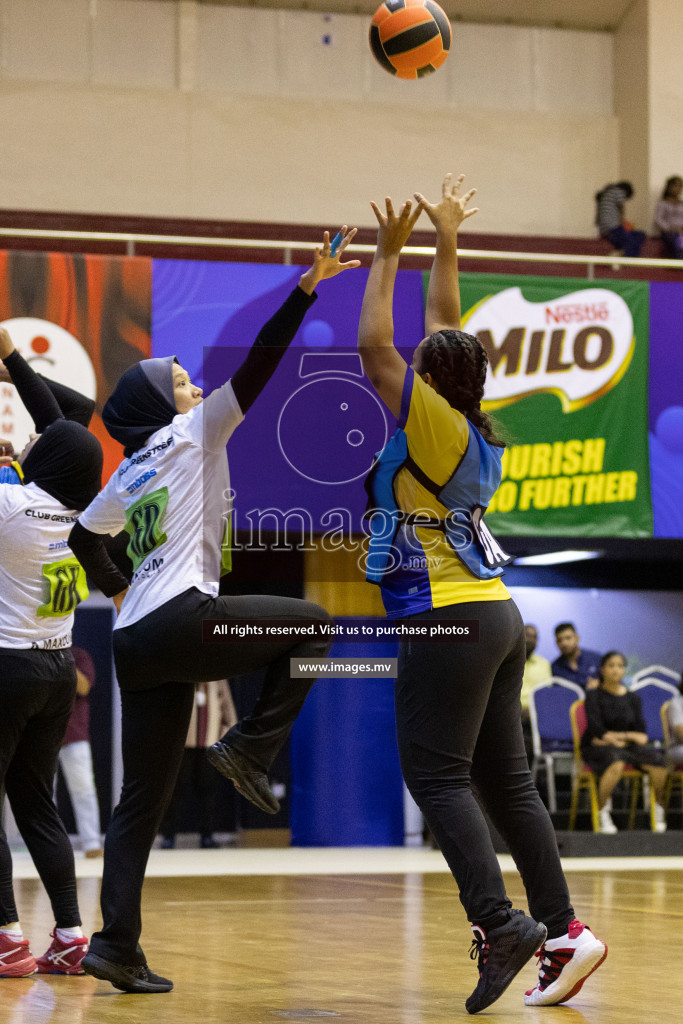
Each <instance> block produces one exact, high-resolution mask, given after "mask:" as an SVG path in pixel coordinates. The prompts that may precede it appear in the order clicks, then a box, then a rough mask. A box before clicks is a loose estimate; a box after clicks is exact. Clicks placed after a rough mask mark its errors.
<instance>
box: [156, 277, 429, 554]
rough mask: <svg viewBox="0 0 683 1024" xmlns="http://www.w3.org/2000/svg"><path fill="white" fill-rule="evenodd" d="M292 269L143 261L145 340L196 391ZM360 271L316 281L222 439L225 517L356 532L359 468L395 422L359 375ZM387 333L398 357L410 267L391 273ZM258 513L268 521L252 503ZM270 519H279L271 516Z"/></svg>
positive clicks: (414, 289)
mask: <svg viewBox="0 0 683 1024" xmlns="http://www.w3.org/2000/svg"><path fill="white" fill-rule="evenodd" d="M302 269H305V268H300V267H281V266H259V265H257V264H238V263H237V264H236V263H231V264H230V263H228V264H225V263H197V262H193V261H175V260H174V261H171V260H155V261H154V269H153V296H154V300H153V323H152V345H153V354H154V355H156V356H162V355H170V354H173V355H176V356H177V357H178V359H179V360H180V362H181V363H182V365H183V366H184V367H185V369H187V370H188V372H189V373H190V375H191V377H192V378H193V380H195V381H196V382H197V383H199V384H201V385H202V386H203V387H204V388H205V389H206V390H208V391H211V390H213V388H215V387H217V386H219V385H220V384H222V383H223V382H224V381H225V380H226V379H227V378H228V377H229V376H230V375H231V373H233V372H234V371H235V369H236V368H237V367H238V366H239V365H240V363H241V362H242V360H243V359H244V357H245V356H246V353H247V351H248V348H249V347H250V346H251V344H252V342H253V341H254V339H255V338H256V336H257V334H258V332H259V330H260V329H261V327H262V326H263V324H264V323H265V322H266V321H267V320H268V319H269V317H270V316H271V315H272V314H273V313H274V312H275V311H276V310H277V309H278V307H279V306H280V305H281V304H282V302H283V301H284V300H285V298H286V297H287V296H288V295H289V293H290V292H291V291H292V289H293V288H294V287H296V284H297V282H298V280H299V277H300V275H301V272H302ZM366 280H367V271H363V270H355V271H348V272H347V273H345V274H343V275H341V276H340V277H338V278H335V279H333V280H331V281H325V282H323V283H322V284H321V285H320V286H319V289H318V296H319V297H318V300H317V302H316V303H315V304H314V306H313V307H312V309H310V310H309V312H308V313H307V315H306V318H305V320H304V323H303V326H302V327H301V329H300V331H299V333H298V335H297V337H296V339H295V340H294V343H293V344H292V346H291V347H290V349H289V350H288V351H287V353H286V354H285V356H284V358H283V360H282V362H281V363H280V366H279V367H278V369H277V371H276V372H275V374H274V376H273V378H272V379H271V380H270V382H269V383H268V384H267V385H266V387H265V389H264V391H263V393H262V394H261V395H260V396H259V397H258V398H257V399H256V402H255V403H254V406H253V408H252V409H251V410H250V411H249V412H248V414H247V416H246V417H245V420H244V423H243V424H241V425H240V427H239V428H238V430H237V431H236V433H235V436H234V438H233V439H232V440H231V442H230V444H229V446H228V456H229V459H230V476H231V484H232V487H233V490H234V492H235V499H234V520H233V525H234V527H235V528H236V529H237V530H244V529H247V530H252V529H253V527H254V525H255V524H259V528H261V527H262V528H263V530H264V531H268V530H271V531H272V530H273V529H279V530H282V529H283V528H285V522H284V520H285V519H286V518H287V517H289V519H290V520H291V521H292V531H293V533H294V534H295V535H296V533H300V532H301V530H300V528H299V527H298V526H297V524H296V522H295V520H296V517H297V516H299V518H300V519H304V520H305V523H304V528H305V532H306V533H308V532H309V530H312V531H314V532H327V531H329V530H330V529H331V528H333V529H334V528H336V527H339V528H340V529H343V532H347V531H349V530H352V531H356V532H357V531H358V530H360V528H361V518H362V515H363V512H364V510H365V505H366V494H365V490H364V487H363V481H364V478H365V476H366V474H367V472H368V471H369V469H370V467H371V465H372V462H373V459H374V456H375V453H376V452H378V451H379V450H380V449H381V448H382V447H383V445H384V443H385V441H386V440H387V439H388V438H389V437H390V436H391V434H392V433H393V431H394V429H395V420H394V418H393V417H392V416H391V414H390V413H389V411H388V410H387V409H386V408H385V406H384V405H383V404H382V403H381V402H380V401H379V399H378V398H377V396H376V394H375V392H374V390H373V389H372V387H371V386H370V385H369V383H368V381H367V379H366V378H365V376H364V374H363V369H362V366H361V363H360V358H359V356H358V353H357V351H356V332H357V328H358V318H359V315H360V308H361V303H362V299H363V291H364V289H365V282H366ZM395 294H396V298H395V301H394V326H395V341H396V345H397V346H398V347H401V348H402V349H404V350H405V354H406V355H408V358H410V356H411V354H412V351H413V349H414V348H415V347H416V346H417V344H418V343H419V341H420V340H421V338H422V337H423V333H424V321H423V317H424V312H423V309H424V307H423V299H422V279H421V275H420V274H419V273H418V272H415V271H404V272H399V275H398V281H397V286H396V293H395ZM266 510H272V512H270V513H269V514H270V519H269V518H268V517H266V516H265V515H264V514H263V513H264V512H265V511H266ZM278 520H279V523H278Z"/></svg>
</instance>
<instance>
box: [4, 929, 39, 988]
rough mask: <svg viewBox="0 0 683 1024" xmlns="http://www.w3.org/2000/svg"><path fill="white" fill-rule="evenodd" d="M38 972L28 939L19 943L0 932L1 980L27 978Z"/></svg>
mask: <svg viewBox="0 0 683 1024" xmlns="http://www.w3.org/2000/svg"><path fill="white" fill-rule="evenodd" d="M36 970H37V964H36V961H35V960H34V959H33V956H32V954H31V950H30V949H29V948H28V939H21V940H20V941H19V942H17V941H16V939H12V938H10V936H9V935H7V933H6V932H0V978H26V977H28V975H29V974H35V973H36Z"/></svg>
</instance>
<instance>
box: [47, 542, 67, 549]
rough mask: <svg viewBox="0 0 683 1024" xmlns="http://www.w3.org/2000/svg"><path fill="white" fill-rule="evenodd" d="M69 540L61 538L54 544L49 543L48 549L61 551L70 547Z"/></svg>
mask: <svg viewBox="0 0 683 1024" xmlns="http://www.w3.org/2000/svg"><path fill="white" fill-rule="evenodd" d="M68 546H69V542H68V541H67V540H59V541H56V543H54V544H50V545H48V551H61V550H62V548H68Z"/></svg>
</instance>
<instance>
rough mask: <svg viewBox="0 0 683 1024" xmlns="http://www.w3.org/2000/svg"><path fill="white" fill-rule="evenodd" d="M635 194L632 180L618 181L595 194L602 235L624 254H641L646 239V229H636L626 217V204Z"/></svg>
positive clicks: (598, 223)
mask: <svg viewBox="0 0 683 1024" xmlns="http://www.w3.org/2000/svg"><path fill="white" fill-rule="evenodd" d="M632 195H633V185H632V184H631V182H630V181H618V182H616V183H615V184H612V185H605V187H604V188H603V189H602V190H601V191H600V192H596V194H595V201H596V203H597V212H596V223H597V225H598V230H599V232H600V237H601V238H605V239H606V240H607V241H608V242H610V243H611V245H612V246H613V247H614V248H615V249H616V250H618V251H620V252H623V254H624V256H640V250H641V249H642V247H643V242H644V241H645V232H644V231H635V230H634V227H633V225H632V224H630V223H629V222H628V221H627V220H626V219H625V218H624V204H625V202H626V200H627V199H630V198H631V196H632Z"/></svg>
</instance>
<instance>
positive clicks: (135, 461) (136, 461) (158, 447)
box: [119, 434, 175, 476]
mask: <svg viewBox="0 0 683 1024" xmlns="http://www.w3.org/2000/svg"><path fill="white" fill-rule="evenodd" d="M174 444H175V441H174V439H173V434H171V436H170V437H167V438H166V440H165V441H160V442H159V444H155V445H153V446H152V447H151V448H148V449H147V451H145V452H141V453H140V454H139V455H133V456H131V458H130V459H128V460H127V461H126V462H124V463H123V465H122V466H121V467H120V468H119V476H123V475H124V474H125V473H127V472H128V470H129V469H130V468H131V466H139V465H141V463H143V462H146V461H147V459H150V458H151V457H152V455H156V454H157V453H158V452H163V451H165V450H166V449H167V448H172V447H173V445H174Z"/></svg>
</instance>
